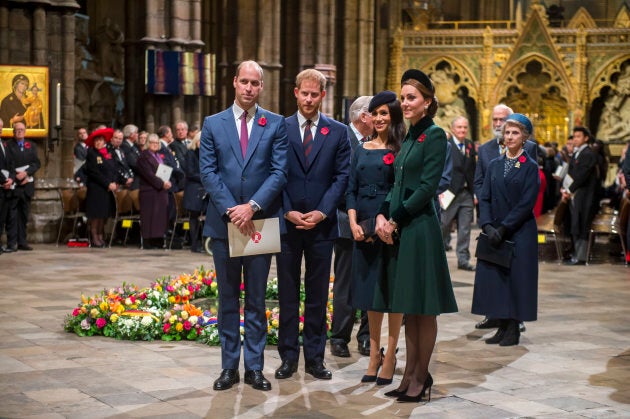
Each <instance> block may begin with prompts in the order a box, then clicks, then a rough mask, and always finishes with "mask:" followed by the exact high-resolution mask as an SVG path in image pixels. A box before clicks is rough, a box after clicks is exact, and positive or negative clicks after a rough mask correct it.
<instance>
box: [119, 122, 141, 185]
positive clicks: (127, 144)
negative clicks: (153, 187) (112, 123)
mask: <svg viewBox="0 0 630 419" xmlns="http://www.w3.org/2000/svg"><path fill="white" fill-rule="evenodd" d="M123 137H124V140H123V142H122V144H121V145H120V149H121V150H122V151H123V152H124V153H125V160H126V161H127V165H128V166H129V167H130V168H131V170H132V171H133V173H134V177H133V182H132V183H131V186H130V187H129V189H130V190H132V191H133V190H135V189H138V187H139V178H138V173H137V170H136V164H137V162H138V157H140V153H141V152H142V150H140V148H139V147H138V144H137V141H138V127H137V126H135V125H133V124H128V125H125V126H124V127H123Z"/></svg>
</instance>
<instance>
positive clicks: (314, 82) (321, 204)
mask: <svg viewBox="0 0 630 419" xmlns="http://www.w3.org/2000/svg"><path fill="white" fill-rule="evenodd" d="M325 87H326V77H325V76H324V75H323V74H322V73H320V72H319V71H317V70H314V69H307V70H304V71H302V72H300V73H299V74H298V75H297V77H296V82H295V88H294V94H295V97H296V98H297V106H298V112H296V113H295V114H293V115H292V116H290V117H288V118H287V119H286V122H287V135H288V137H289V144H290V145H289V159H288V160H289V181H288V183H287V186H286V189H285V191H284V194H283V207H284V209H283V210H284V217H285V219H286V220H287V233H286V234H285V235H283V236H282V244H281V245H282V252H281V254H280V255H278V256H277V262H278V292H279V294H278V298H279V300H280V301H279V302H280V331H279V340H278V352H279V353H280V358H282V365H281V366H280V368H278V369H277V370H276V378H279V379H282V378H289V377H291V376H292V375H293V373H294V372H295V371H296V370H297V363H298V359H299V356H300V344H299V340H298V334H299V333H298V332H299V305H300V299H299V297H300V277H301V266H302V258H304V260H305V263H306V272H305V274H304V286H305V289H306V301H305V304H304V328H303V330H302V337H303V344H304V359H305V361H306V372H307V373H308V374H311V375H312V376H313V377H315V378H318V379H331V378H332V373H331V372H330V371H329V370H328V369H326V367H325V365H324V351H325V349H326V303H327V301H328V286H329V278H330V264H331V260H332V251H333V243H334V240H335V239H336V238H337V237H338V236H339V230H338V226H337V207H338V206H339V203H340V202H341V198H342V196H343V194H344V193H345V192H346V187H347V186H348V176H349V174H350V143H349V141H348V131H347V128H346V126H345V125H343V124H341V123H339V122H337V121H334V120H332V119H330V118H328V117H327V116H325V115H324V114H322V113H321V112H320V111H319V108H320V105H321V103H322V100H323V99H324V97H325V95H326V90H325Z"/></svg>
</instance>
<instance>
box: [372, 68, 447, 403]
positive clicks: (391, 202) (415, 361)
mask: <svg viewBox="0 0 630 419" xmlns="http://www.w3.org/2000/svg"><path fill="white" fill-rule="evenodd" d="M401 84H402V88H401V104H402V110H403V115H404V117H405V118H406V119H408V120H409V122H410V127H409V132H408V133H407V136H406V137H405V140H404V141H403V144H402V148H401V150H400V152H399V153H398V155H397V157H396V160H395V161H394V185H393V187H392V189H391V191H390V192H389V195H388V196H387V198H386V199H385V202H384V203H383V205H382V206H381V210H380V211H379V215H378V216H377V225H376V231H377V233H378V235H379V237H380V239H381V240H382V241H383V242H385V243H387V244H390V245H391V248H390V251H391V257H390V259H389V261H388V272H387V276H386V281H385V283H384V284H381V286H379V287H377V290H376V293H375V296H374V299H375V300H374V303H375V308H381V309H383V310H387V311H390V312H393V313H405V315H406V317H405V318H406V321H405V341H406V346H407V347H406V349H407V365H406V366H405V373H404V375H403V379H402V381H401V383H400V386H399V387H398V389H397V390H393V391H390V392H387V393H385V395H387V396H393V397H397V400H398V401H401V402H420V401H421V400H422V399H423V398H424V397H425V396H426V393H427V390H428V394H429V400H430V398H431V386H432V385H433V378H432V377H431V374H429V362H430V361H431V354H432V353H433V348H434V346H435V340H436V337H437V319H436V317H437V315H439V314H441V313H452V312H456V311H457V303H456V302H455V296H454V294H453V287H452V285H451V277H450V274H449V270H448V264H447V261H446V254H445V252H444V245H443V244H442V242H441V238H440V237H441V233H440V231H441V230H440V223H439V221H438V218H437V214H436V212H435V206H434V205H433V198H434V197H435V193H436V190H437V188H438V184H439V182H440V178H441V176H442V170H443V168H444V158H445V156H446V135H445V133H444V130H442V129H441V128H439V127H438V126H436V125H435V124H434V123H433V119H432V118H433V116H435V113H436V111H437V108H438V104H437V98H436V97H435V88H434V87H433V83H432V82H431V79H430V78H429V77H428V76H427V75H426V74H424V73H423V72H422V71H420V70H415V69H412V70H407V71H406V72H405V73H404V74H403V77H402V80H401Z"/></svg>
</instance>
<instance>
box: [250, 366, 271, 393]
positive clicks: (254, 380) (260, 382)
mask: <svg viewBox="0 0 630 419" xmlns="http://www.w3.org/2000/svg"><path fill="white" fill-rule="evenodd" d="M245 384H250V385H251V386H252V387H253V388H254V389H255V390H262V391H269V390H271V383H270V382H269V381H267V379H266V378H265V376H264V375H263V373H262V371H261V370H249V371H245Z"/></svg>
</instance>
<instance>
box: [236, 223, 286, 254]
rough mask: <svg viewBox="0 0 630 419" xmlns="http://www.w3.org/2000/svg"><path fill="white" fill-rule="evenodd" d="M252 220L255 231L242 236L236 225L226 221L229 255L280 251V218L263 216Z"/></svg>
mask: <svg viewBox="0 0 630 419" xmlns="http://www.w3.org/2000/svg"><path fill="white" fill-rule="evenodd" d="M253 222H254V226H255V227H256V232H255V233H254V234H252V235H251V236H244V235H243V234H241V232H240V231H239V230H238V227H236V226H235V225H234V224H232V223H228V243H229V247H230V257H238V256H251V255H261V254H265V253H279V252H280V220H279V219H278V218H265V219H262V220H253Z"/></svg>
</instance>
